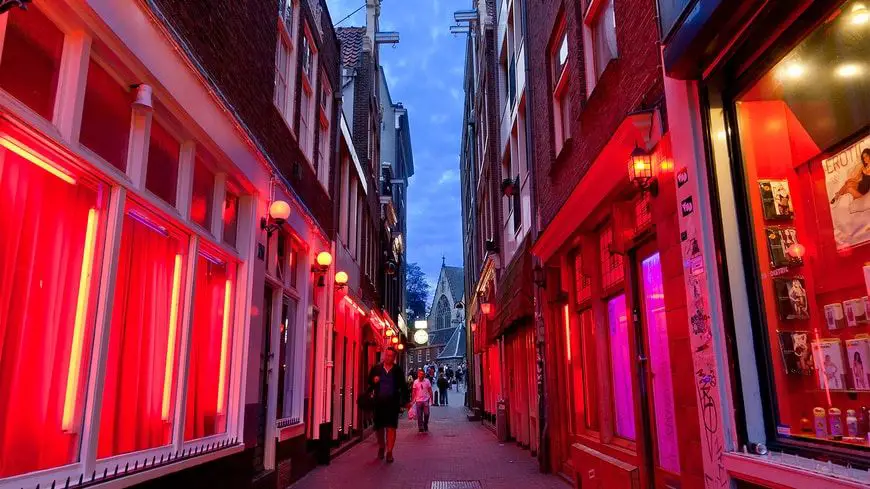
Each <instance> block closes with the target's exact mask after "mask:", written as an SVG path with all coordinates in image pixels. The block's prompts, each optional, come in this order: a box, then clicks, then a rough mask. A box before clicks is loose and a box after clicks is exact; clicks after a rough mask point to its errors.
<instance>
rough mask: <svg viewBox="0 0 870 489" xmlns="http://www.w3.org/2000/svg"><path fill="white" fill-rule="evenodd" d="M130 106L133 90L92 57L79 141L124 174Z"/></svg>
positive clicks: (128, 137)
mask: <svg viewBox="0 0 870 489" xmlns="http://www.w3.org/2000/svg"><path fill="white" fill-rule="evenodd" d="M131 103H132V95H131V94H130V90H129V89H128V88H126V87H125V86H124V85H123V84H121V83H120V82H118V80H116V79H115V78H114V77H113V76H112V75H111V74H109V72H108V71H107V70H106V69H105V68H103V65H101V64H100V63H98V62H97V61H95V60H94V58H91V59H90V62H89V63H88V81H87V85H86V87H85V101H84V105H83V108H82V127H81V133H80V135H79V141H80V142H81V143H82V144H83V145H84V146H85V147H87V148H88V149H90V150H91V151H93V152H94V153H96V154H98V155H99V156H100V157H102V158H103V159H104V160H106V161H108V162H109V163H110V164H111V165H112V166H114V167H115V168H117V169H119V170H121V171H125V170H126V169H127V146H128V144H129V141H130V117H131V112H132V108H131V105H130V104H131Z"/></svg>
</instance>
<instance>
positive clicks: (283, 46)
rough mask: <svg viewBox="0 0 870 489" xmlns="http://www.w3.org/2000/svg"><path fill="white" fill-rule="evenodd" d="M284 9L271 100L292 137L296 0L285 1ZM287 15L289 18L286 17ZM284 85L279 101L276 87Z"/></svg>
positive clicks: (296, 33) (294, 97) (296, 21)
mask: <svg viewBox="0 0 870 489" xmlns="http://www.w3.org/2000/svg"><path fill="white" fill-rule="evenodd" d="M285 5H289V8H287V7H285V8H284V9H282V12H281V19H280V21H279V22H278V43H277V45H276V48H275V94H274V96H273V98H272V101H273V103H274V104H275V107H276V108H277V109H278V112H280V113H281V116H282V117H283V118H284V122H286V123H287V127H288V128H289V129H290V132H291V133H293V135H294V136H295V135H296V130H295V128H294V127H293V108H294V106H295V103H296V65H297V63H298V62H299V61H298V59H297V57H298V54H299V53H298V51H297V49H296V44H295V43H296V39H297V37H298V32H299V15H298V12H299V4H298V2H297V1H296V0H287V3H286V4H285ZM288 14H289V17H288ZM282 54H283V55H284V56H285V57H286V61H285V63H284V69H283V70H281V64H280V63H279V58H280V57H281V56H282ZM282 82H283V83H284V86H285V88H284V100H279V96H278V95H279V93H278V86H279V84H280V83H282Z"/></svg>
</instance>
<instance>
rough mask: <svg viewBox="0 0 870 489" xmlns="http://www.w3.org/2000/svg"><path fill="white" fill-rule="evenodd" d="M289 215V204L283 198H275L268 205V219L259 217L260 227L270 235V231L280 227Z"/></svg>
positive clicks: (272, 231)
mask: <svg viewBox="0 0 870 489" xmlns="http://www.w3.org/2000/svg"><path fill="white" fill-rule="evenodd" d="M289 217H290V204H288V203H287V202H284V201H283V200H276V201H274V202H272V204H271V205H269V219H266V218H265V217H263V218H261V219H260V229H263V230H265V231H266V235H267V236H269V237H271V236H272V233H274V232H275V231H277V230H278V229H280V228H281V226H283V225H284V223H285V222H287V219H288V218H289ZM270 221H271V222H270Z"/></svg>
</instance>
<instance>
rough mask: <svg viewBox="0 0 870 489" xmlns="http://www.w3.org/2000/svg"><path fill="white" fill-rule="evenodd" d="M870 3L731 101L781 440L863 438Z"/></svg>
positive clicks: (868, 387)
mask: <svg viewBox="0 0 870 489" xmlns="http://www.w3.org/2000/svg"><path fill="white" fill-rule="evenodd" d="M868 41H870V12H868V9H867V7H866V6H865V4H863V3H861V2H854V1H850V2H846V3H844V4H843V5H842V6H841V7H840V8H839V9H838V10H837V11H836V12H835V13H834V14H833V15H832V16H830V17H828V18H827V19H825V20H824V21H822V22H821V24H820V25H819V26H818V27H817V28H816V29H815V30H814V31H813V32H812V33H811V34H809V35H808V36H807V37H806V38H805V39H803V40H802V41H801V42H800V43H799V44H798V45H797V46H796V47H795V48H794V49H793V50H792V51H790V52H788V53H787V54H786V55H785V56H784V57H783V58H782V59H781V60H780V61H779V62H778V64H776V65H775V66H774V67H773V68H772V69H771V70H770V71H768V72H767V73H766V74H765V75H764V76H762V77H761V78H760V80H759V81H758V82H757V83H755V84H754V85H753V86H751V87H750V88H749V89H748V90H746V91H745V92H743V93H742V94H741V95H740V96H739V97H738V98H737V100H736V111H737V129H738V131H739V143H740V149H741V155H742V160H743V164H744V174H745V182H744V185H745V187H744V188H745V192H746V195H747V197H748V202H749V207H750V214H751V216H750V217H751V222H750V223H749V225H750V228H751V233H752V238H753V241H754V243H755V247H754V253H755V266H756V271H755V272H756V273H755V274H754V278H753V280H756V281H757V290H758V291H759V293H760V300H759V303H760V306H761V314H762V318H763V326H762V327H763V328H764V332H765V336H766V341H765V342H764V345H765V346H764V348H765V349H767V350H768V351H766V352H764V353H765V354H767V355H769V357H770V360H769V363H770V365H772V370H773V372H772V377H773V387H772V389H773V390H774V392H773V394H775V401H776V402H775V408H776V409H775V411H776V412H775V416H776V421H777V432H778V433H779V435H780V436H781V437H783V438H797V439H801V440H804V441H807V440H809V441H812V442H822V443H824V444H837V445H841V446H851V447H861V448H865V449H867V448H870V444H868V431H870V411H868V409H870V299H868V295H870V290H868V289H870V195H868V194H870V82H868V80H870V42H868Z"/></svg>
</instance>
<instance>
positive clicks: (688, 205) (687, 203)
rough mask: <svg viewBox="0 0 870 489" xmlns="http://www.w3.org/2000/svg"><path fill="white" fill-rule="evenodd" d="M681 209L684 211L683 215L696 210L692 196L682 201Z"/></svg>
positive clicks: (685, 215)
mask: <svg viewBox="0 0 870 489" xmlns="http://www.w3.org/2000/svg"><path fill="white" fill-rule="evenodd" d="M680 210H681V211H682V213H683V217H687V216H688V215H689V214H691V213H692V212H695V204H694V202H693V201H692V196H691V195H690V196H688V197H686V198H685V199H683V201H682V202H681V203H680Z"/></svg>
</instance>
